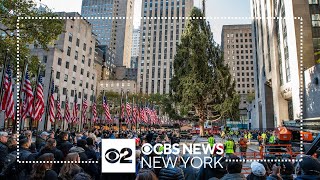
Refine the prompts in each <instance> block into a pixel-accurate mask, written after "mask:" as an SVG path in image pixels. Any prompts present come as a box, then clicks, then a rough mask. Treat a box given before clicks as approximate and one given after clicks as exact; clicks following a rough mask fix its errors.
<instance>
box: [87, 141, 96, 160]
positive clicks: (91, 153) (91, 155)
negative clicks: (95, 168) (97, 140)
mask: <svg viewBox="0 0 320 180" xmlns="http://www.w3.org/2000/svg"><path fill="white" fill-rule="evenodd" d="M86 141H87V146H86V148H85V153H86V155H87V157H88V159H89V160H92V161H97V154H96V147H95V144H94V140H93V139H92V138H91V137H88V138H87V139H86Z"/></svg>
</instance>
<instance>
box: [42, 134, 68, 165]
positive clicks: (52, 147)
mask: <svg viewBox="0 0 320 180" xmlns="http://www.w3.org/2000/svg"><path fill="white" fill-rule="evenodd" d="M56 146H57V142H56V140H54V139H52V138H50V139H48V140H47V143H46V144H45V146H44V147H43V148H42V149H41V150H40V152H39V156H41V155H42V154H45V153H52V154H54V159H55V160H56V161H62V160H63V153H62V151H60V150H59V149H57V148H56Z"/></svg>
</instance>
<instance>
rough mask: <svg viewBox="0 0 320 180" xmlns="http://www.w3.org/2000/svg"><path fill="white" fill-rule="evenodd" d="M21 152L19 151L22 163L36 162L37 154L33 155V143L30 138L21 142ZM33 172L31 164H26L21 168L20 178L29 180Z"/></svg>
mask: <svg viewBox="0 0 320 180" xmlns="http://www.w3.org/2000/svg"><path fill="white" fill-rule="evenodd" d="M19 145H20V150H19V160H20V161H34V160H35V159H36V158H35V157H36V156H37V154H36V153H32V152H31V151H30V149H29V148H30V146H31V141H30V139H28V138H25V139H21V140H20V141H19ZM31 171H32V164H31V163H28V164H27V163H24V164H21V166H20V173H19V177H20V178H23V179H28V178H29V176H30V172H31Z"/></svg>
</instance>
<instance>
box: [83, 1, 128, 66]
mask: <svg viewBox="0 0 320 180" xmlns="http://www.w3.org/2000/svg"><path fill="white" fill-rule="evenodd" d="M133 8H134V0H82V9H81V14H82V16H84V17H97V18H90V19H89V18H88V21H89V22H90V23H91V24H92V27H93V33H95V34H96V35H97V39H98V41H99V44H100V45H107V46H108V47H110V48H111V49H112V51H113V52H115V54H116V59H115V65H119V66H126V67H130V60H131V43H132V42H131V40H132V28H133ZM98 17H99V18H98Z"/></svg>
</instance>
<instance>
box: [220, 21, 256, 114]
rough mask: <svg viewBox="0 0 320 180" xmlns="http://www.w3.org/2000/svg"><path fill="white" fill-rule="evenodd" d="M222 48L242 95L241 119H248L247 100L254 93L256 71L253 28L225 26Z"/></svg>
mask: <svg viewBox="0 0 320 180" xmlns="http://www.w3.org/2000/svg"><path fill="white" fill-rule="evenodd" d="M221 47H222V50H223V54H224V61H225V63H226V64H228V66H229V68H230V74H231V75H232V77H233V80H234V81H235V82H236V91H237V92H238V94H239V95H240V100H241V101H240V105H239V110H240V117H241V119H243V120H245V119H248V118H247V102H249V100H248V99H247V97H248V95H249V94H252V95H253V93H254V73H253V72H254V69H253V52H252V26H251V24H243V25H224V26H223V27H222V34H221Z"/></svg>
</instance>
